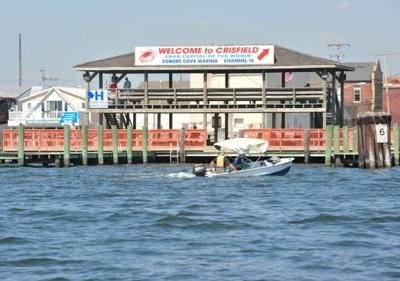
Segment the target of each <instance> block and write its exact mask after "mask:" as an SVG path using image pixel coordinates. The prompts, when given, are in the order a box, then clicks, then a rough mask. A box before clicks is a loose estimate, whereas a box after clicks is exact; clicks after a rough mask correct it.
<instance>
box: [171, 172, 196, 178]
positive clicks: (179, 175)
mask: <svg viewBox="0 0 400 281" xmlns="http://www.w3.org/2000/svg"><path fill="white" fill-rule="evenodd" d="M167 177H169V178H194V177H195V175H194V174H192V173H185V172H179V173H171V174H168V175H167Z"/></svg>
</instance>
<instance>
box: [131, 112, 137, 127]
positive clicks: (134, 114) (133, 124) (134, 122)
mask: <svg viewBox="0 0 400 281" xmlns="http://www.w3.org/2000/svg"><path fill="white" fill-rule="evenodd" d="M132 127H133V129H134V130H136V113H132Z"/></svg>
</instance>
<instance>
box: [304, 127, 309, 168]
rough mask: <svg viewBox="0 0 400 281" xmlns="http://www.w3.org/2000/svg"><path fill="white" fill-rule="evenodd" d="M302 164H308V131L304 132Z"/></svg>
mask: <svg viewBox="0 0 400 281" xmlns="http://www.w3.org/2000/svg"><path fill="white" fill-rule="evenodd" d="M304 163H305V164H308V163H310V129H306V130H305V131H304Z"/></svg>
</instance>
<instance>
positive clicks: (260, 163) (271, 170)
mask: <svg viewBox="0 0 400 281" xmlns="http://www.w3.org/2000/svg"><path fill="white" fill-rule="evenodd" d="M214 147H215V148H216V149H218V150H219V151H222V152H229V151H230V152H235V153H237V154H242V155H246V156H249V155H258V156H259V157H258V159H257V160H256V161H251V160H250V159H249V158H247V157H245V162H244V164H243V165H242V166H241V169H236V168H235V169H229V168H226V169H225V170H224V171H222V172H217V171H216V170H215V169H214V168H212V167H208V168H207V166H206V165H205V164H197V165H194V166H193V174H194V175H196V176H198V177H224V176H225V177H226V176H229V177H236V176H267V175H285V174H287V173H288V172H289V170H290V168H291V167H292V163H293V161H294V158H279V157H270V158H268V157H267V156H266V152H267V150H268V142H267V141H266V140H262V139H254V138H235V139H228V140H224V141H220V142H217V143H215V144H214Z"/></svg>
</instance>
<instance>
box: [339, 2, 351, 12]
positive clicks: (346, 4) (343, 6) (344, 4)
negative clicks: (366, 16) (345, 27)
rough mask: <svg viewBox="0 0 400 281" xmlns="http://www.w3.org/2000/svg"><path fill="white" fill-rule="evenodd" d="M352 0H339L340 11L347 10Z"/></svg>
mask: <svg viewBox="0 0 400 281" xmlns="http://www.w3.org/2000/svg"><path fill="white" fill-rule="evenodd" d="M350 4H351V2H350V0H339V3H338V8H339V10H340V11H342V12H345V11H347V10H348V9H349V8H350Z"/></svg>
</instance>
